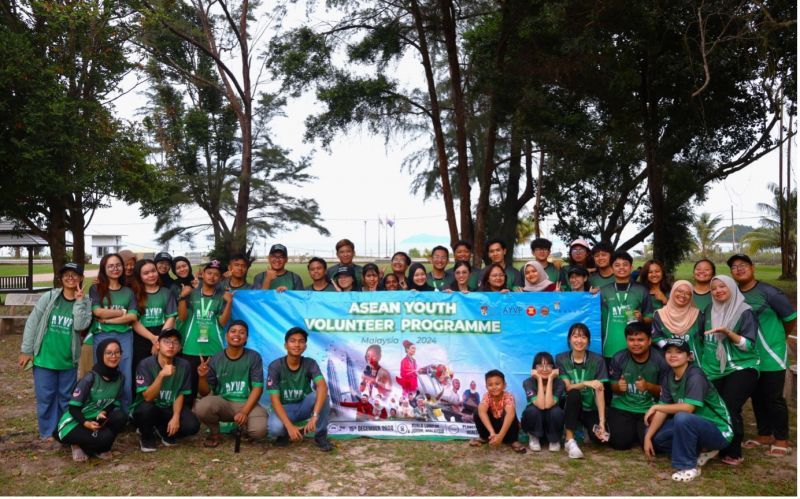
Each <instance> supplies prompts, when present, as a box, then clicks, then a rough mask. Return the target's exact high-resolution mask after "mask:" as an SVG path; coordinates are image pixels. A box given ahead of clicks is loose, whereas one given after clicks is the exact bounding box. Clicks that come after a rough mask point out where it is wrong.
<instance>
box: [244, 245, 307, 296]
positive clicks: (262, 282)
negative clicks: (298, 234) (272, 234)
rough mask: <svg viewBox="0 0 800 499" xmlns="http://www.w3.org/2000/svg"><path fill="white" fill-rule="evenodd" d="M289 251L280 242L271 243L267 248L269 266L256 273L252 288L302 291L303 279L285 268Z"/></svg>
mask: <svg viewBox="0 0 800 499" xmlns="http://www.w3.org/2000/svg"><path fill="white" fill-rule="evenodd" d="M288 255H289V252H288V251H287V250H286V246H284V245H282V244H273V245H272V247H271V248H270V249H269V268H268V269H267V270H265V271H264V272H261V273H259V274H256V276H255V277H254V278H253V288H252V289H274V290H275V291H278V292H281V291H302V290H303V279H301V278H300V276H299V275H297V274H295V273H294V272H292V271H291V270H286V262H287V261H288V259H289V256H288Z"/></svg>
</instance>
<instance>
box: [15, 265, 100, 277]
mask: <svg viewBox="0 0 800 499" xmlns="http://www.w3.org/2000/svg"><path fill="white" fill-rule="evenodd" d="M84 268H85V269H96V268H97V264H96V263H89V264H87V265H85V266H84ZM33 273H34V274H48V273H50V274H52V273H53V266H52V265H50V264H49V263H36V264H34V265H33ZM7 275H28V265H26V264H18V263H13V264H11V263H0V276H7Z"/></svg>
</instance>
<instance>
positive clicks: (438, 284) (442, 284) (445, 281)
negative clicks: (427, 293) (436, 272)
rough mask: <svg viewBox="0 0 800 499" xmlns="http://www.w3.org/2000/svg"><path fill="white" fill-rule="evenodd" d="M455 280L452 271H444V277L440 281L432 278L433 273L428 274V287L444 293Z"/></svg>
mask: <svg viewBox="0 0 800 499" xmlns="http://www.w3.org/2000/svg"><path fill="white" fill-rule="evenodd" d="M455 279H456V277H455V276H454V275H453V269H447V270H445V271H444V276H442V278H441V279H439V278H437V277H434V276H433V272H428V285H429V286H430V287H432V288H433V289H435V290H436V291H444V290H445V289H447V287H448V286H450V284H452V283H453V281H455Z"/></svg>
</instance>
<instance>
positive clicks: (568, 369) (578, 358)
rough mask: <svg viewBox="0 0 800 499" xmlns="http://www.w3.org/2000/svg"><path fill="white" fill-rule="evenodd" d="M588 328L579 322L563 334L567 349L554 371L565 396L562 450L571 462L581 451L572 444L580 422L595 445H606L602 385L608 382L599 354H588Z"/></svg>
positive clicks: (606, 432) (558, 358)
mask: <svg viewBox="0 0 800 499" xmlns="http://www.w3.org/2000/svg"><path fill="white" fill-rule="evenodd" d="M590 339H591V334H590V333H589V328H588V327H586V325H585V324H582V323H580V322H578V323H575V324H573V325H572V326H570V328H569V333H567V344H568V346H569V350H568V351H566V352H562V353H560V354H558V355H556V368H557V369H558V372H559V376H560V377H561V380H562V381H564V385H565V386H566V390H567V394H566V397H565V399H566V400H565V403H564V449H565V450H566V451H567V455H569V457H570V458H571V459H580V458H582V457H583V452H582V451H581V448H580V447H579V446H578V443H577V442H576V441H575V430H576V429H577V427H578V423H579V422H580V423H581V425H583V428H584V430H585V431H586V432H587V433H588V434H589V438H591V439H592V441H593V442H595V443H600V442H607V441H608V431H607V427H606V399H605V394H604V390H605V388H604V386H603V383H607V382H608V371H607V370H606V363H605V361H604V360H603V357H602V356H601V355H598V354H596V353H594V352H590V351H589V350H588V348H589V340H590Z"/></svg>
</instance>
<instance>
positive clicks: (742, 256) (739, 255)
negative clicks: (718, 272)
mask: <svg viewBox="0 0 800 499" xmlns="http://www.w3.org/2000/svg"><path fill="white" fill-rule="evenodd" d="M735 260H744V261H745V262H747V263H749V264H750V265H753V260H751V259H750V257H749V256H747V255H745V254H744V253H737V254H735V255H733V256H732V257H730V258H728V267H730V266H731V265H733V262H734V261H735Z"/></svg>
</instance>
